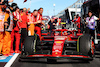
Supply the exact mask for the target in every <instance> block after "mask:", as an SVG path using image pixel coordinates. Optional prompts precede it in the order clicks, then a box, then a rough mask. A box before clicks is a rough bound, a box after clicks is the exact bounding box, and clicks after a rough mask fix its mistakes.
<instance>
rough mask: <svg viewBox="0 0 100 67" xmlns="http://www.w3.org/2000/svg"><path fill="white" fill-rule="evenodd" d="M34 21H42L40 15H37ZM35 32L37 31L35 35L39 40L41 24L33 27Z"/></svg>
mask: <svg viewBox="0 0 100 67" xmlns="http://www.w3.org/2000/svg"><path fill="white" fill-rule="evenodd" d="M35 20H36V21H38V20H43V19H42V15H41V14H39V13H38V15H37V19H35ZM35 30H36V31H37V32H36V34H38V35H39V37H40V40H41V23H38V24H36V25H35Z"/></svg>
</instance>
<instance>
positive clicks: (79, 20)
mask: <svg viewBox="0 0 100 67" xmlns="http://www.w3.org/2000/svg"><path fill="white" fill-rule="evenodd" d="M76 17H77V20H76V23H77V27H78V33H80V32H81V30H80V28H81V27H80V22H81V18H80V17H79V14H77V16H76Z"/></svg>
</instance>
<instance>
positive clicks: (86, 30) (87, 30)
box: [85, 27, 95, 38]
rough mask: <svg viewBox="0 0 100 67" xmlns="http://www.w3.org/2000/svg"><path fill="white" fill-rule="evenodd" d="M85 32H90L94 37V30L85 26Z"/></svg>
mask: <svg viewBox="0 0 100 67" xmlns="http://www.w3.org/2000/svg"><path fill="white" fill-rule="evenodd" d="M85 33H87V34H90V35H91V36H93V37H94V38H95V30H92V29H89V28H88V27H86V29H85Z"/></svg>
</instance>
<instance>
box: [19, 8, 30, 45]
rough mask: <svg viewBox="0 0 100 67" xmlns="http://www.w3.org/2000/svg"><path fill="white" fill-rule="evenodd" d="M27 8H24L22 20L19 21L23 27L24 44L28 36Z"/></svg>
mask: <svg viewBox="0 0 100 67" xmlns="http://www.w3.org/2000/svg"><path fill="white" fill-rule="evenodd" d="M26 12H27V9H26V8H23V12H22V13H21V22H20V23H19V26H20V29H21V41H22V44H23V42H24V40H25V38H26V37H27V20H28V19H27V14H26Z"/></svg>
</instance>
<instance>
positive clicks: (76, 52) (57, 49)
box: [20, 29, 95, 62]
mask: <svg viewBox="0 0 100 67" xmlns="http://www.w3.org/2000/svg"><path fill="white" fill-rule="evenodd" d="M53 34H54V35H50V34H49V33H48V32H45V31H44V32H42V41H40V40H39V37H38V35H36V34H35V36H30V37H27V38H26V40H25V43H24V48H23V51H22V54H21V57H20V60H22V59H26V58H47V61H48V62H49V61H51V60H52V61H54V60H55V61H56V60H57V59H63V58H64V59H65V58H69V59H77V60H88V61H89V60H93V57H94V49H95V47H94V43H93V41H92V40H91V36H90V35H89V34H81V33H77V31H76V30H69V29H58V30H54V33H53Z"/></svg>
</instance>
